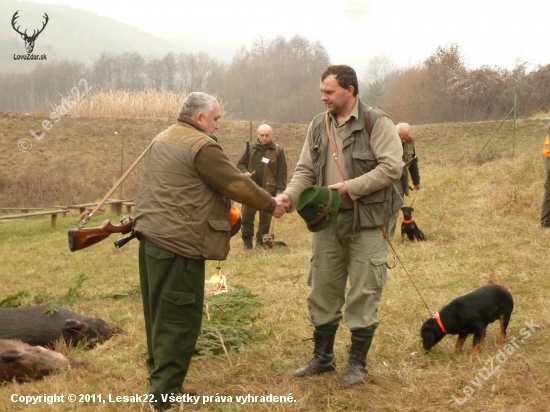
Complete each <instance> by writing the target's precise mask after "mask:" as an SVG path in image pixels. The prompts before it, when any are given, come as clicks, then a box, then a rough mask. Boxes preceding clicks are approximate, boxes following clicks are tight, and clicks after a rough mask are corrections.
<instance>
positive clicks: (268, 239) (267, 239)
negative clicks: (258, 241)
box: [262, 234, 287, 249]
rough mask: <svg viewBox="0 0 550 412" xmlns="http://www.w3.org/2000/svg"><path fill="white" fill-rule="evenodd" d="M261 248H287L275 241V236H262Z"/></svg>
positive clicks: (281, 242) (282, 243) (283, 243)
mask: <svg viewBox="0 0 550 412" xmlns="http://www.w3.org/2000/svg"><path fill="white" fill-rule="evenodd" d="M262 246H263V248H264V249H273V246H283V247H287V246H286V243H285V242H283V241H280V240H275V235H273V234H265V235H262Z"/></svg>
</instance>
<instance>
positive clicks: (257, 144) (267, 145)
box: [256, 139, 275, 149]
mask: <svg viewBox="0 0 550 412" xmlns="http://www.w3.org/2000/svg"><path fill="white" fill-rule="evenodd" d="M256 146H257V147H263V148H264V149H275V142H274V141H273V140H272V141H271V142H269V143H268V144H266V145H265V146H264V145H262V144H261V143H260V139H256Z"/></svg>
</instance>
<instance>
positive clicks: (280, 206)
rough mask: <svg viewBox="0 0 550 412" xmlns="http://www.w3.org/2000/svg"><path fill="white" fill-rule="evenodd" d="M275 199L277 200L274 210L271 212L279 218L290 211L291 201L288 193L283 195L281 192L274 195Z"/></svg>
mask: <svg viewBox="0 0 550 412" xmlns="http://www.w3.org/2000/svg"><path fill="white" fill-rule="evenodd" d="M275 201H276V202H277V206H276V207H275V210H274V211H273V213H271V215H272V216H275V217H276V218H281V217H283V215H284V214H285V213H287V212H289V211H290V208H291V206H292V205H291V203H290V197H288V195H284V194H282V193H280V194H278V195H277V196H275Z"/></svg>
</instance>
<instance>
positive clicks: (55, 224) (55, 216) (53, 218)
mask: <svg viewBox="0 0 550 412" xmlns="http://www.w3.org/2000/svg"><path fill="white" fill-rule="evenodd" d="M56 227H57V213H52V229H55V228H56Z"/></svg>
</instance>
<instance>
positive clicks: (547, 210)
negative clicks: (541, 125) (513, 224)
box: [540, 124, 550, 228]
mask: <svg viewBox="0 0 550 412" xmlns="http://www.w3.org/2000/svg"><path fill="white" fill-rule="evenodd" d="M542 154H543V155H544V156H543V158H544V166H545V167H546V180H545V182H544V197H543V198H542V209H541V214H540V224H541V226H542V227H543V228H550V124H549V125H548V130H547V131H546V139H545V141H544V146H543V148H542Z"/></svg>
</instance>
